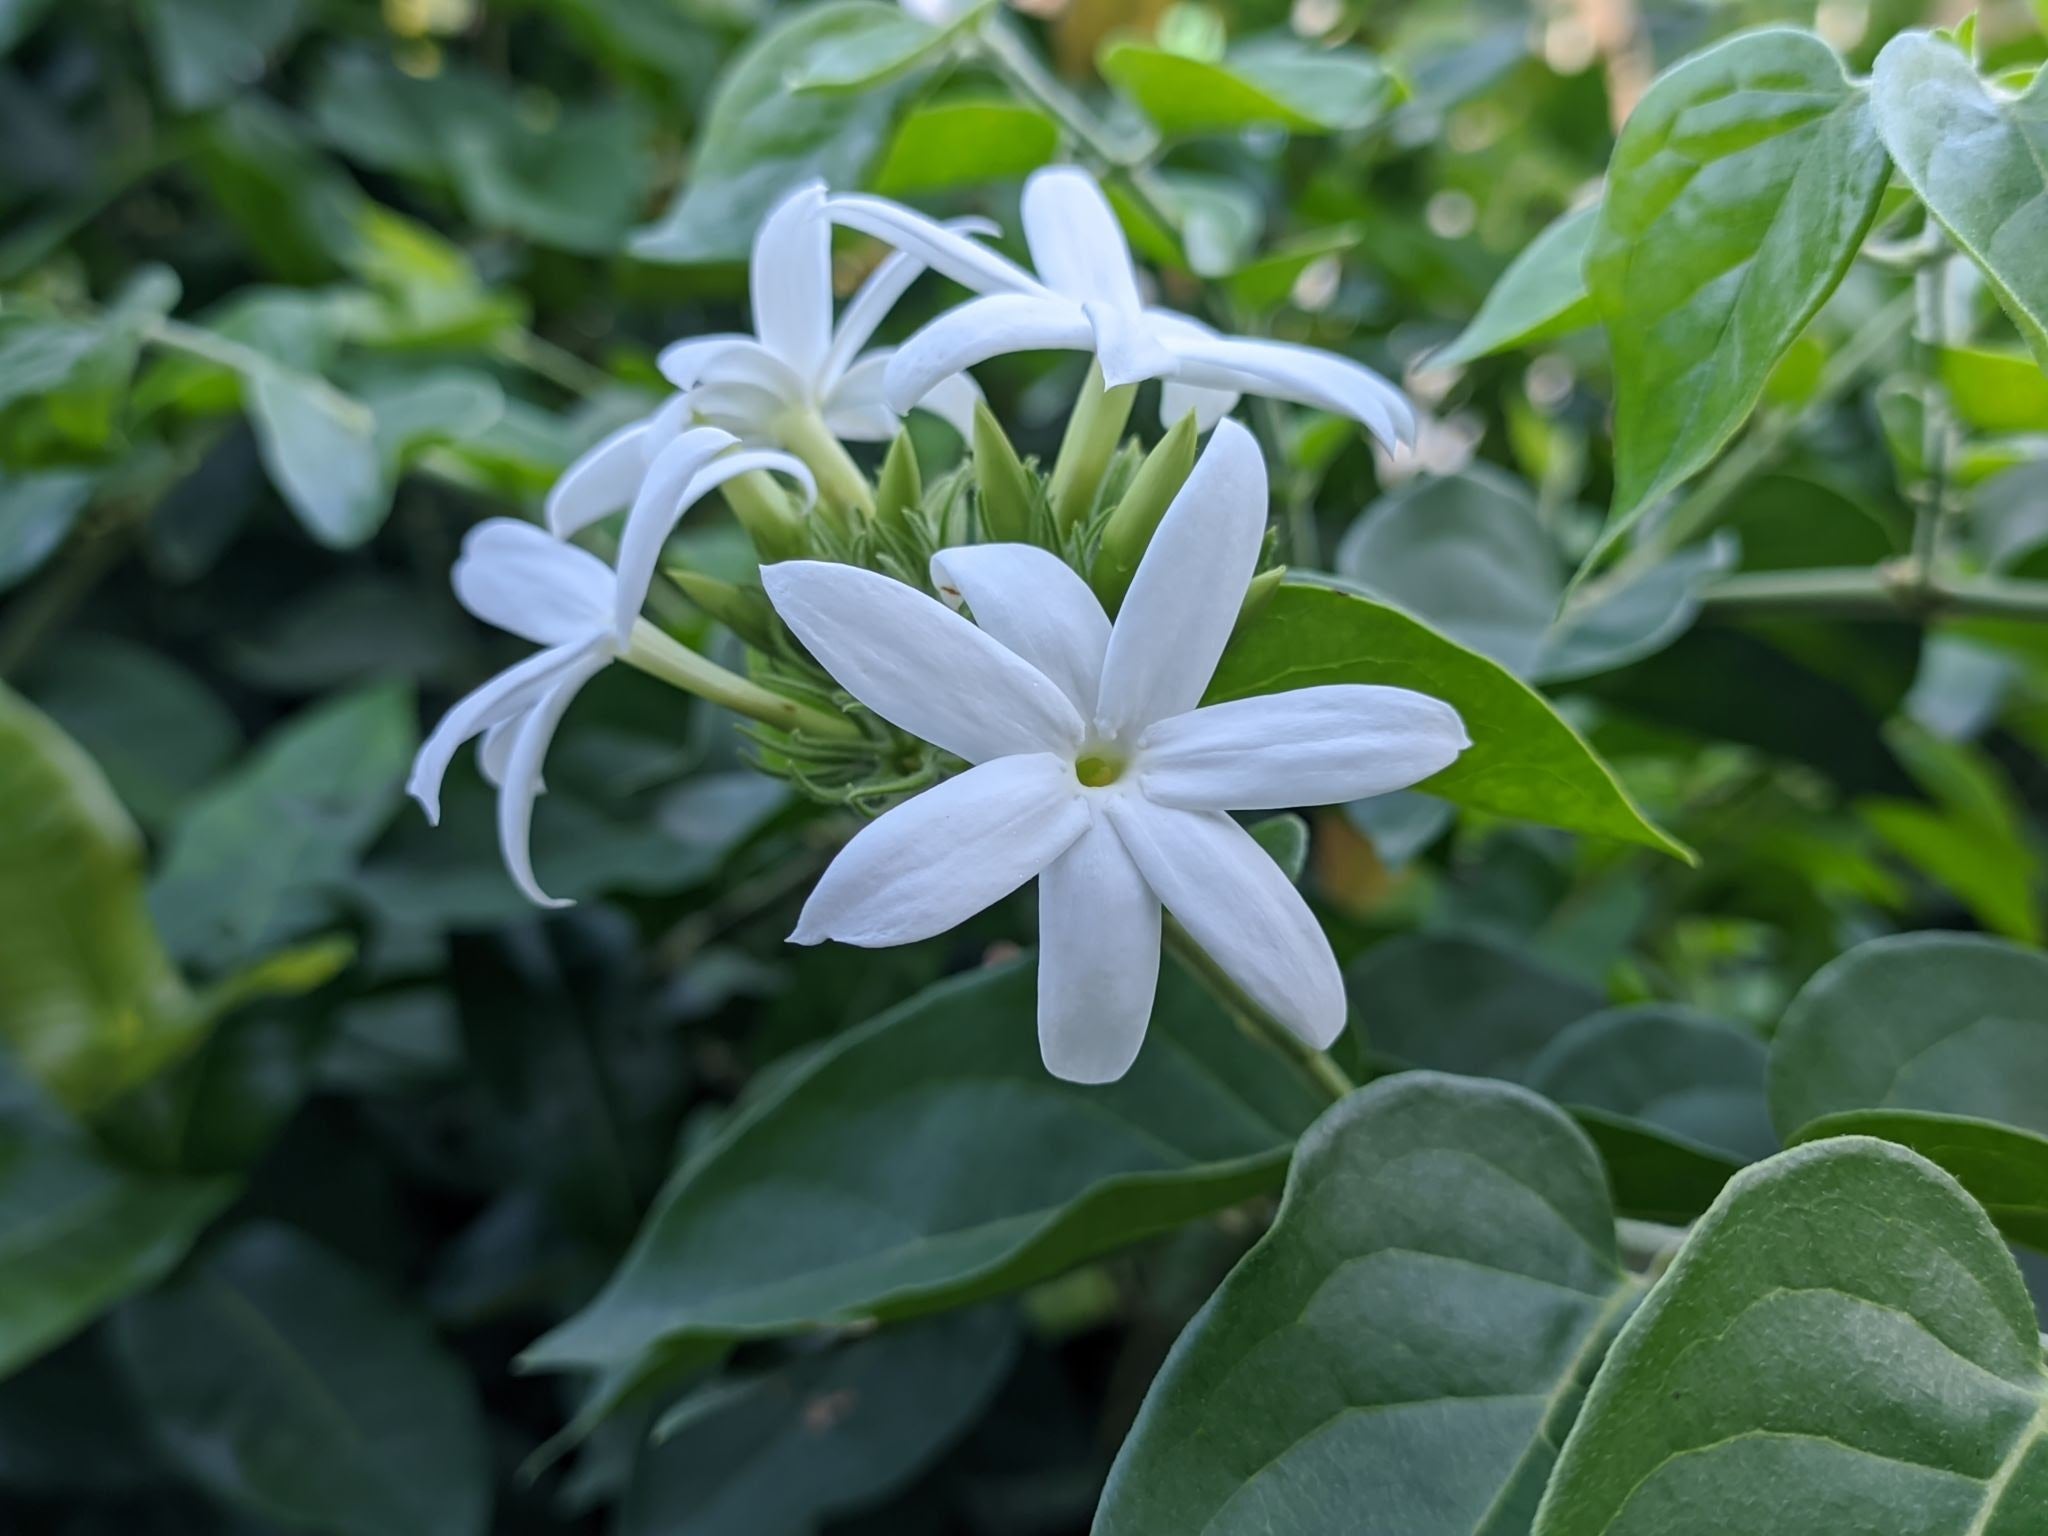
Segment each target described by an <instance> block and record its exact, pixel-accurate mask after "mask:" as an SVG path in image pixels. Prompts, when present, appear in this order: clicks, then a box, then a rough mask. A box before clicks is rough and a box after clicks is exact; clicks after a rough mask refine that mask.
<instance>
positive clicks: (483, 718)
mask: <svg viewBox="0 0 2048 1536" xmlns="http://www.w3.org/2000/svg"><path fill="white" fill-rule="evenodd" d="M589 652H590V645H589V642H588V640H587V639H586V640H577V641H571V642H570V643H568V644H566V645H556V646H550V647H549V648H548V649H547V650H544V651H536V652H535V653H534V654H533V655H531V656H529V657H527V658H526V659H525V660H524V661H522V662H520V663H519V664H518V665H517V666H512V667H507V668H506V669H505V670H504V671H503V672H500V673H499V674H498V675H497V676H496V677H493V678H489V679H487V680H486V681H485V682H483V683H482V684H481V685H479V686H478V687H476V688H474V689H472V690H471V691H470V692H468V693H466V694H464V695H463V696H462V697H461V698H459V699H457V700H456V701H455V703H454V704H452V705H451V706H449V709H448V713H447V714H445V715H443V716H442V717H441V719H440V723H439V724H437V725H436V726H435V727H434V728H433V730H431V731H430V732H428V733H427V739H426V740H425V741H424V742H422V743H421V744H420V749H419V751H418V752H417V753H416V754H415V755H414V757H413V760H412V772H411V774H410V775H409V776H408V777H407V778H406V781H405V792H406V793H407V794H408V795H411V796H412V797H413V799H415V800H417V801H418V802H419V804H420V809H421V810H422V811H424V812H426V815H427V820H428V821H430V822H438V821H440V819H441V781H442V780H443V779H445V778H446V777H447V776H448V765H449V764H450V763H452V762H454V761H455V754H456V753H457V752H459V751H461V750H462V746H463V743H465V742H467V741H470V740H472V739H473V738H475V737H476V736H479V735H489V734H493V733H497V734H502V731H503V728H504V727H505V726H506V725H507V724H508V723H509V722H512V721H515V720H517V719H518V717H519V716H520V715H522V714H524V713H525V712H526V711H527V710H528V709H531V708H532V707H533V705H534V704H535V703H536V702H537V701H538V700H539V699H540V697H541V695H542V694H544V693H546V692H547V691H548V689H549V688H551V687H552V686H554V684H555V683H557V682H559V681H560V680H561V679H562V677H563V676H564V675H565V673H566V672H567V670H568V669H569V668H571V667H573V666H575V665H576V664H577V663H578V662H580V661H581V660H582V659H583V658H584V657H585V656H587V655H588V654H589ZM501 761H502V760H501ZM493 766H496V765H493ZM492 777H493V778H494V779H502V777H503V773H502V770H500V771H499V772H497V773H495V774H493V775H492Z"/></svg>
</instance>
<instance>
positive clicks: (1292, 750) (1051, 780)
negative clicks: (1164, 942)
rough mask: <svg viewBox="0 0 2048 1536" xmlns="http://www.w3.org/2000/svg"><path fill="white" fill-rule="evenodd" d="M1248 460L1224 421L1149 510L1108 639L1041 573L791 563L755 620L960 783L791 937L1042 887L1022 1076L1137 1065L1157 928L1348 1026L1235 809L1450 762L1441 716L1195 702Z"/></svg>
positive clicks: (1343, 692) (1081, 591)
mask: <svg viewBox="0 0 2048 1536" xmlns="http://www.w3.org/2000/svg"><path fill="white" fill-rule="evenodd" d="M1265 527H1266V468H1265V465H1264V463H1263V462H1262V461H1261V460H1260V458H1259V454H1258V450H1257V448H1256V447H1255V446H1254V445H1253V443H1252V440H1251V435H1250V434H1249V433H1248V432H1246V431H1245V429H1244V428H1243V427H1241V426H1239V425H1238V424H1237V423H1236V422H1234V421H1225V422H1223V423H1222V424H1221V425H1220V426H1219V427H1218V428H1217V430H1216V435H1215V437H1214V439H1213V440H1212V441H1211V442H1210V444H1209V447H1208V449H1207V451H1206V452H1205V453H1204V454H1203V455H1202V457H1201V459H1200V460H1199V461H1198V462H1197V463H1196V465H1195V469H1194V472H1193V473H1192V474H1191V475H1190V476H1189V478H1188V481H1187V484H1186V485H1185V487H1183V489H1182V490H1181V493H1180V495H1179V496H1178V497H1176V498H1175V499H1174V502H1173V505H1172V506H1171V507H1170V508H1169V509H1168V510H1167V513H1166V516H1165V518H1164V519H1163V520H1162V521H1161V523H1160V525H1159V528H1158V531H1157V532H1156V533H1155V534H1154V536H1153V539H1152V543H1151V545H1150V547H1149V548H1148V549H1147V551H1146V553H1145V557H1144V559H1143V561H1142V562H1141V563H1140V565H1139V567H1138V571H1137V574H1136V576H1135V577H1134V579H1133V580H1132V582H1131V586H1130V592H1129V595H1128V596H1127V597H1126V598H1125V599H1124V604H1123V607H1122V609H1121V611H1120V612H1119V614H1118V616H1117V619H1116V622H1115V623H1114V624H1112V623H1111V622H1110V620H1109V618H1108V617H1107V616H1106V615H1105V614H1104V613H1103V610H1102V607H1101V605H1100V604H1099V603H1098V602H1097V601H1096V599H1095V596H1094V594H1093V593H1092V592H1091V591H1090V590H1089V588H1088V585H1087V583H1086V582H1084V581H1083V580H1082V579H1081V578H1080V577H1079V576H1078V575H1076V574H1075V573H1074V571H1073V570H1072V569H1071V568H1069V567H1068V566H1067V565H1066V564H1065V563H1063V562H1062V561H1061V560H1060V559H1059V558H1058V557H1056V556H1054V555H1052V554H1050V553H1048V552H1047V551H1045V550H1042V549H1038V548H1034V547H1031V546H1028V545H1022V544H983V545H974V546H969V547H966V548H959V549H948V550H942V551H941V552H940V553H939V554H937V555H935V556H934V557H933V559H932V580H933V584H934V585H935V586H936V587H938V589H939V590H940V591H941V592H942V593H944V594H945V596H946V597H947V598H948V600H949V602H960V603H964V604H965V605H966V607H967V608H968V609H969V610H970V611H971V612H972V614H973V616H974V622H972V623H970V622H969V621H968V620H967V619H966V618H965V617H963V616H962V615H960V614H958V613H955V612H954V611H953V610H952V608H951V607H949V606H948V605H947V604H946V603H940V602H937V601H935V600H933V599H932V598H930V597H927V596H926V595H925V594H924V593H922V592H920V591H918V590H916V589H915V588H913V587H910V586H907V585H905V584H904V583H902V582H899V581H895V580H892V579H891V578H889V577H887V576H882V575H878V574H876V573H875V572H872V571H866V570H860V569H857V568H855V567H853V566H846V565H832V564H826V563H822V562H817V561H807V560H806V561H789V562H785V563H783V564H780V565H772V566H769V567H768V568H766V569H765V570H764V571H763V572H762V577H763V584H764V585H765V586H766V587H767V590H768V595H769V597H770V598H771V599H772V600H773V602H774V604H775V607H776V610H777V611H778V612H779V613H780V614H781V615H782V617H783V619H784V621H785V622H786V623H787V624H788V625H789V627H790V628H791V629H792V630H793V631H795V633H796V635H797V637H798V638H799V639H801V640H802V641H803V643H804V644H805V645H806V646H807V647H808V648H809V649H810V652H811V654H812V655H813V656H814V657H816V658H817V660H818V662H819V663H820V664H821V665H822V666H823V667H824V668H825V670H826V671H828V672H830V673H831V674H832V676H833V677H834V678H836V679H837V680H838V682H839V684H840V685H841V686H842V687H843V688H845V689H846V691H847V692H848V693H850V694H852V695H853V696H854V697H855V698H856V699H858V700H860V702H861V703H863V704H865V705H866V706H867V707H868V708H869V709H871V710H873V711H874V712H875V713H876V714H878V715H880V716H882V717H883V718H884V719H886V720H888V721H890V722H891V723H893V724H895V725H896V726H898V727H900V728H901V729H903V730H905V731H908V732H909V733H911V734H912V735H914V736H918V737H921V738H923V739H924V740H926V741H928V742H931V743H933V744H934V745H936V746H939V747H941V748H943V749H944V750H946V751H948V752H951V753H953V754H955V755H957V756H959V757H962V758H964V759H966V760H967V762H968V763H970V764H971V765H973V766H971V767H969V768H968V770H967V771H966V772H965V773H962V774H960V775H959V776H958V777H956V778H953V779H949V780H947V781H946V782H945V783H943V784H940V785H939V786H938V787H937V788H935V789H930V790H926V791H925V792H924V793H923V794H920V795H917V796H915V797H914V798H912V799H910V800H907V801H905V802H904V803H903V804H902V805H899V806H897V807H895V808H894V809H893V810H891V811H889V812H888V813H887V814H885V815H883V816H882V817H880V818H879V819H878V820H876V821H874V822H872V823H871V824H869V825H868V826H867V827H865V828H863V829H862V830H861V831H860V833H859V834H858V835H856V836H855V837H854V839H853V840H852V841H851V842H850V843H848V844H847V846H846V847H845V849H844V850H842V851H841V853H840V854H839V856H838V858H836V859H835V860H834V861H833V862H832V865H831V867H830V868H829V869H827V870H826V871H825V874H824V877H823V878H822V879H821V880H820V881H819V882H818V885H817V888H816V889H815V890H814V891H813V892H812V893H811V897H810V899H809V901H808V902H806V903H805V905H804V910H803V914H802V917H801V919H800V920H799V922H798V924H797V928H796V931H795V933H794V934H792V935H791V937H792V939H794V941H795V942H797V943H799V944H815V943H818V942H820V941H821V940H825V939H837V940H839V941H840V942H842V943H847V944H859V945H868V946H877V945H891V944H907V943H911V942H913V941H915V940H918V939H925V938H930V937H931V936H933V935H934V934H938V933H942V932H944V931H945V930H946V929H948V928H951V927H953V926H954V925H955V924H957V923H960V922H962V921H964V920H965V919H967V918H968V917H971V916H972V915H973V914H975V913H976V912H979V911H980V910H982V908H984V907H986V906H988V905H989V904H990V903H992V902H995V901H998V900H1000V899H1001V898H1002V897H1004V896H1007V895H1008V894H1009V893H1010V892H1012V891H1014V890H1016V889H1017V888H1018V887H1019V886H1021V885H1022V884H1023V883H1024V882H1025V881H1027V880H1029V879H1031V878H1032V877H1033V876H1037V877H1038V881H1039V943H1040V953H1039V962H1038V1029H1039V1041H1040V1045H1041V1048H1042V1050H1043V1052H1044V1056H1045V1063H1046V1066H1047V1067H1048V1068H1050V1069H1051V1070H1052V1072H1053V1073H1054V1074H1055V1075H1057V1076H1059V1077H1063V1078H1067V1079H1069V1080H1071V1081H1075V1082H1108V1081H1110V1080H1112V1079H1115V1078H1117V1077H1120V1076H1122V1075H1123V1073H1124V1072H1125V1070H1126V1069H1127V1068H1128V1067H1129V1066H1130V1064H1131V1062H1132V1060H1133V1059H1135V1057H1136V1055H1137V1051H1138V1047H1139V1044H1140V1043H1141V1041H1142V1040H1143V1038H1144V1033H1145V1026H1146V1023H1147V1021H1148V1019H1149V1018H1150V1016H1151V1012H1152V1000H1153V992H1154V989H1155V987H1156V985H1157V981H1158V971H1159V936H1160V912H1161V907H1162V905H1163V906H1164V908H1165V910H1166V911H1169V912H1171V913H1173V915H1174V916H1175V917H1176V918H1178V919H1179V920H1180V922H1181V924H1182V925H1183V926H1184V927H1185V928H1186V929H1187V930H1188V932H1189V933H1190V934H1191V935H1192V936H1193V938H1194V940H1195V942H1196V943H1198V944H1200V945H1201V946H1202V948H1203V949H1204V950H1205V951H1207V952H1208V954H1209V955H1210V956H1211V958H1213V959H1214V960H1215V961H1216V963H1217V964H1218V965H1220V966H1221V967H1222V968H1223V969H1224V970H1225V971H1226V972H1228V973H1229V975H1230V976H1231V978H1232V979H1233V980H1234V981H1235V982H1236V983H1237V984H1238V985H1239V986H1240V987H1242V988H1243V989H1244V991H1245V993H1246V994H1247V995H1248V996H1250V997H1251V998H1252V999H1253V1000H1254V1001H1255V1002H1257V1003H1258V1004H1259V1006H1261V1007H1262V1008H1264V1009H1266V1010H1267V1011H1268V1012H1270V1013H1271V1014H1272V1015H1273V1016H1274V1017H1275V1018H1277V1019H1279V1020H1280V1021H1281V1022H1282V1023H1283V1024H1285V1025H1286V1026H1287V1027H1288V1028H1289V1029H1290V1030H1292V1031H1293V1032H1295V1033H1296V1034H1298V1035H1299V1036H1301V1038H1302V1039H1304V1040H1306V1041H1308V1042H1309V1043H1310V1044H1312V1045H1315V1046H1317V1047H1323V1046H1327V1045H1328V1044H1329V1043H1330V1042H1331V1041H1332V1040H1334V1039H1335V1038H1336V1037H1337V1035H1338V1034H1339V1032H1340V1031H1341V1030H1342V1029H1343V1027H1344V1018H1345V1002H1344V985H1343V980H1342V978H1341V976H1340V975H1339V973H1338V969H1337V961H1336V958H1335V956H1334V955H1333V954H1332V953H1331V950H1330V944H1329V941H1328V940H1327V939H1326V938H1325V937H1324V935H1323V931H1322V929H1321V927H1320V926H1319V925H1318V924H1317V922H1316V919H1315V917H1314V916H1313V914H1311V913H1310V911H1309V909H1308V905H1307V903H1306V902H1304V901H1303V900H1302V898H1301V895H1300V894H1299V893H1298V892H1297V891H1296V890H1295V888H1294V886H1293V885H1292V883H1291V882H1290V881H1289V880H1288V879H1287V876H1286V875H1285V874H1284V873H1282V871H1281V869H1280V867H1279V866H1278V865H1277V864H1275V863H1274V862H1273V860H1272V859H1271V858H1270V857H1269V856H1268V855H1267V854H1266V852H1265V850H1264V849H1262V848H1261V847H1260V846H1259V845H1258V843H1257V842H1256V841H1254V840H1253V838H1252V836H1251V834H1250V833H1249V832H1247V831H1245V830H1244V828H1243V827H1241V826H1240V825H1238V823H1237V822H1236V821H1234V820H1233V819H1232V818H1231V816H1230V815H1229V812H1231V811H1233V810H1275V809H1280V808H1284V807H1290V806H1297V805H1323V804H1328V803H1331V802H1335V801H1345V800H1355V799H1359V798H1362V797H1364V796H1367V795H1378V794H1385V793H1387V792H1388V791H1390V790H1396V789H1401V788H1404V787H1406V786H1408V785H1410V784H1414V783H1416V782H1417V781H1418V780H1421V779H1424V778H1427V777H1428V776H1429V775H1430V774H1432V773H1435V772H1437V771H1438V770H1440V769H1442V768H1444V767H1446V766H1447V765H1448V764H1450V763H1451V762H1452V761H1453V760H1454V759H1455V758H1456V757H1457V755H1458V753H1459V752H1461V751H1462V750H1463V749H1464V748H1465V747H1466V746H1467V745H1469V743H1468V741H1467V738H1466V735H1465V730H1464V727H1463V725H1462V724H1461V723H1460V721H1459V719H1458V715H1457V712H1456V711H1455V710H1453V709H1452V708H1451V707H1450V706H1449V705H1447V704H1444V703H1441V702H1440V701H1438V700H1436V699H1432V698H1428V697H1426V696H1425V695H1422V694H1419V693H1412V692H1410V691H1408V690H1406V689H1402V688H1383V687H1368V686H1363V685H1352V684H1343V685H1334V686H1328V687H1318V688H1302V689H1297V690H1295V691H1293V692H1289V693H1278V694H1270V695H1266V696H1263V697H1258V698H1249V699H1241V700H1237V701H1235V702H1232V703H1226V704H1215V705H1210V706H1208V707H1206V708H1203V707H1199V706H1200V701H1201V697H1202V693H1203V691H1204V690H1205V689H1206V688H1207V686H1208V683H1209V679H1210V676H1211V674H1212V673H1213V672H1214V671H1215V669H1216V664H1217V661H1218V660H1219V659H1220V658H1221V656H1222V654H1223V648H1224V645H1225V643H1226V642H1227V641H1228V640H1229V638H1230V633H1231V630H1232V628H1233V627H1234V626H1235V624H1236V622H1237V615H1238V611H1239V609H1240V608H1241V606H1242V605H1243V601H1244V596H1245V591H1246V588H1247V586H1248V584H1249V583H1250V581H1251V578H1252V575H1253V572H1254V570H1255V568H1256V566H1257V563H1258V557H1259V547H1260V544H1261V542H1262V540H1263V538H1264V535H1265Z"/></svg>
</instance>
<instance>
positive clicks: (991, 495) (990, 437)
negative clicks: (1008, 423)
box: [974, 401, 1037, 544]
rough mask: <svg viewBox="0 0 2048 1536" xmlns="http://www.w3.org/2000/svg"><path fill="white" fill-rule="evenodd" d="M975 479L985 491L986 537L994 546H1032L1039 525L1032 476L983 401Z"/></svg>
mask: <svg viewBox="0 0 2048 1536" xmlns="http://www.w3.org/2000/svg"><path fill="white" fill-rule="evenodd" d="M974 479H975V483H976V484H977V485H978V486H979V487H980V491H981V531H982V534H983V536H984V537H985V538H987V539H988V540H989V541H990V542H991V543H1003V544H1025V543H1030V542H1031V532H1032V528H1033V526H1034V525H1035V524H1036V522H1037V519H1036V517H1034V516H1033V511H1034V508H1035V507H1036V505H1037V496H1036V495H1035V493H1034V490H1033V487H1032V484H1031V476H1030V474H1029V473H1027V472H1026V470H1025V468H1024V465H1023V463H1022V461H1020V460H1019V459H1018V457H1017V450H1016V449H1014V448H1012V447H1011V446H1010V440H1009V438H1007V437H1005V436H1004V435H1003V429H1002V427H1001V426H1000V425H998V424H997V422H996V419H995V417H994V415H992V414H991V413H990V411H989V408H988V406H987V405H986V404H984V403H982V402H981V401H976V402H975V405H974Z"/></svg>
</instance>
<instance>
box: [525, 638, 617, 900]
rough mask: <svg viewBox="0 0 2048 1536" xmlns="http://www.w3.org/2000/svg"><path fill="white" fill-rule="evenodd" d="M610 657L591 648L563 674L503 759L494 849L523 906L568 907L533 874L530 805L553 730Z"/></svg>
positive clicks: (537, 790)
mask: <svg viewBox="0 0 2048 1536" xmlns="http://www.w3.org/2000/svg"><path fill="white" fill-rule="evenodd" d="M610 660H611V656H610V653H609V652H607V651H604V650H601V649H596V648H592V649H591V650H589V651H588V652H586V653H585V655H584V656H583V657H582V658H581V659H579V660H578V661H576V662H573V663H571V664H570V665H569V666H568V667H566V668H564V669H563V672H562V674H561V676H560V677H559V678H557V679H556V680H555V682H554V683H553V684H552V685H551V686H550V687H549V688H548V690H547V691H546V692H545V693H543V694H542V695H541V696H540V698H539V699H538V700H537V701H536V702H535V703H534V705H533V707H532V708H531V709H529V710H528V711H527V712H526V714H525V715H524V716H523V717H521V719H520V722H519V726H518V730H517V733H516V734H515V735H514V736H513V738H512V750H511V752H510V753H509V754H508V755H507V757H506V759H505V769H504V776H503V782H502V783H501V784H500V785H499V787H498V848H499V851H500V852H501V853H502V854H503V855H504V857H505V868H506V870H507V871H509V872H510V874H511V876H512V883H513V884H515V885H517V886H518V887H519V890H520V892H521V894H523V895H524V896H525V897H526V899H527V900H529V901H531V902H533V903H534V904H535V905H537V906H542V907H566V906H568V905H570V903H569V902H568V901H566V900H564V899H562V898H559V897H555V896H550V895H549V894H548V893H547V892H546V891H544V890H542V889H541V886H540V882H539V881H538V880H537V879H535V878H534V873H533V848H532V838H533V802H534V800H535V798H536V797H538V796H539V794H540V792H541V776H540V766H541V761H542V759H544V758H545V757H546V756H547V753H548V745H549V743H550V742H552V741H553V740H554V739H555V727H556V726H558V725H560V724H561V723H562V714H563V711H565V710H567V709H568V707H569V705H570V703H571V702H572V701H573V700H574V699H575V697H576V695H577V693H578V692H579V691H580V690H581V689H582V687H583V685H584V684H585V683H587V682H589V681H590V680H591V679H592V678H593V677H595V676H597V674H598V673H599V672H602V671H603V670H604V668H605V666H606V664H607V663H608V662H609V661H610Z"/></svg>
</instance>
